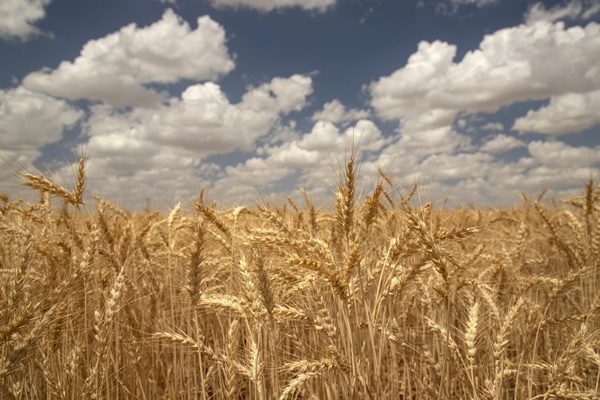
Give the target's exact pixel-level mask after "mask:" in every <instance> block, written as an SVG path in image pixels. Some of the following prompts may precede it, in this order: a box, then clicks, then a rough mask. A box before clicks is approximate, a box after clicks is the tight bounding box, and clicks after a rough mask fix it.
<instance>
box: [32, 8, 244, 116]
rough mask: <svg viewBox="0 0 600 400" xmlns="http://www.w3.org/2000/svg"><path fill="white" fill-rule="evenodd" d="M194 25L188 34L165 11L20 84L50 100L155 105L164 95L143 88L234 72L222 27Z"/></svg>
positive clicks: (204, 22) (208, 22)
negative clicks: (61, 98)
mask: <svg viewBox="0 0 600 400" xmlns="http://www.w3.org/2000/svg"><path fill="white" fill-rule="evenodd" d="M197 25H198V26H197V28H196V29H194V30H192V29H191V28H190V26H189V24H188V23H187V22H185V21H184V20H183V19H182V18H181V17H179V16H177V15H176V14H175V13H174V12H173V11H172V10H170V9H168V10H166V11H165V13H164V14H163V16H162V19H161V20H159V21H157V22H155V23H154V24H152V25H150V26H147V27H144V28H139V27H138V26H136V25H135V24H130V25H127V26H125V27H123V28H121V29H120V30H119V31H117V32H114V33H111V34H109V35H107V36H105V37H103V38H100V39H96V40H90V41H89V42H88V43H86V44H85V45H84V47H83V49H82V50H81V54H80V55H79V57H77V58H76V59H75V60H74V61H72V62H70V61H63V62H62V63H60V65H59V66H58V68H56V69H54V70H52V69H48V68H45V69H43V70H41V71H37V72H33V73H31V74H29V75H27V76H26V77H25V78H24V79H23V85H24V86H26V87H27V88H29V89H31V90H36V91H41V92H45V93H48V94H51V95H53V96H58V97H64V98H67V99H91V100H101V101H104V102H105V103H107V104H110V105H113V106H124V105H129V106H147V105H151V104H155V103H157V102H158V101H159V100H161V99H163V98H164V94H159V93H156V92H155V91H153V90H152V89H150V88H148V87H146V86H144V85H146V84H150V83H174V82H177V81H179V80H181V79H193V80H209V79H216V78H218V77H219V76H220V75H223V74H227V73H228V72H230V71H231V70H232V69H233V68H234V61H233V60H232V57H231V56H230V55H229V53H228V50H227V47H226V45H225V30H224V29H223V27H221V25H219V24H218V23H217V22H215V21H213V20H212V19H211V18H210V17H208V16H202V17H199V18H198V20H197ZM165 49H168V51H165Z"/></svg>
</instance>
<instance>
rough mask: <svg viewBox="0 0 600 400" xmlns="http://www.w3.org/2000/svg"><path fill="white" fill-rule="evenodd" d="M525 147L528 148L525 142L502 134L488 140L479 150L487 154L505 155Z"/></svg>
mask: <svg viewBox="0 0 600 400" xmlns="http://www.w3.org/2000/svg"><path fill="white" fill-rule="evenodd" d="M523 146H526V144H525V142H523V141H521V140H519V139H517V138H515V137H512V136H508V135H503V134H500V135H495V136H493V137H491V138H490V139H488V140H486V142H485V143H484V144H483V145H482V146H481V147H480V148H479V150H480V151H483V152H486V153H503V152H505V151H508V150H512V149H516V148H518V147H523Z"/></svg>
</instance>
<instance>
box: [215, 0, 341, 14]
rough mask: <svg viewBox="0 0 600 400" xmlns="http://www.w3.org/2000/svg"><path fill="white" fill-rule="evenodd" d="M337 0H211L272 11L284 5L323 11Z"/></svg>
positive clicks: (227, 5)
mask: <svg viewBox="0 0 600 400" xmlns="http://www.w3.org/2000/svg"><path fill="white" fill-rule="evenodd" d="M336 1H337V0H211V3H212V4H213V6H215V7H239V6H243V7H249V8H254V9H257V10H260V11H272V10H274V9H279V8H286V7H300V8H302V9H304V10H316V11H320V12H324V11H325V10H327V8H329V7H331V6H333V5H334V4H335V3H336Z"/></svg>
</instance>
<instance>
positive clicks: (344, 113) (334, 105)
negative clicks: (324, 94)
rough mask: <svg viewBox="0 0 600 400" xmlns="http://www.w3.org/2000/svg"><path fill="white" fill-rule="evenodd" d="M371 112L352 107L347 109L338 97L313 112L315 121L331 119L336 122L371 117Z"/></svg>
mask: <svg viewBox="0 0 600 400" xmlns="http://www.w3.org/2000/svg"><path fill="white" fill-rule="evenodd" d="M369 116H370V112H369V111H367V110H358V109H355V108H352V109H350V110H348V109H346V106H344V104H342V103H341V102H340V101H339V100H338V99H334V100H332V101H330V102H329V103H325V105H324V106H323V109H322V110H320V111H317V112H315V113H314V114H313V116H312V117H311V119H312V120H313V121H329V122H332V123H334V124H339V123H348V122H352V121H356V120H359V119H363V118H369Z"/></svg>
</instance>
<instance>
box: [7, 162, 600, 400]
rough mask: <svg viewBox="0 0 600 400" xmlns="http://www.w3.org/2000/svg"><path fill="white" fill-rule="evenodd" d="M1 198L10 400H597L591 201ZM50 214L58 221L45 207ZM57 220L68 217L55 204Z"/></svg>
mask: <svg viewBox="0 0 600 400" xmlns="http://www.w3.org/2000/svg"><path fill="white" fill-rule="evenodd" d="M84 171H85V161H84V159H83V158H82V159H81V161H80V163H79V167H78V169H77V176H76V179H75V183H74V188H73V189H68V188H65V187H63V186H60V185H57V184H55V183H53V181H52V180H50V179H48V178H45V177H43V176H37V175H23V179H24V184H25V185H27V186H30V187H31V188H33V189H35V190H37V191H38V192H39V194H40V201H39V202H38V203H36V204H26V203H24V202H22V201H20V200H13V199H10V198H9V197H8V196H6V195H1V197H0V200H1V206H0V237H1V239H0V260H1V264H0V277H1V280H0V290H1V296H0V303H1V304H0V352H1V353H0V385H1V392H0V397H1V398H2V399H82V398H83V399H261V400H262V399H281V400H284V399H517V398H518V399H525V398H528V399H547V398H573V399H575V398H576V399H598V398H600V396H599V395H598V392H599V382H600V372H599V367H600V354H599V352H600V335H599V328H600V319H599V316H600V290H599V289H600V274H599V268H598V267H599V266H598V262H599V259H600V229H599V222H600V220H599V218H600V189H599V188H598V187H597V186H596V187H595V186H594V183H593V181H590V182H589V184H588V185H587V186H586V187H584V188H582V194H581V196H580V197H574V198H570V199H564V200H563V201H561V202H552V201H546V202H541V200H540V199H538V200H540V201H533V199H531V198H529V197H527V196H523V201H522V203H521V204H520V205H516V206H514V207H512V208H510V209H494V208H486V209H476V208H460V207H459V208H453V209H445V208H436V207H434V205H433V204H432V203H420V202H419V201H417V200H416V197H417V196H415V193H416V192H417V191H418V188H416V187H413V189H412V190H411V191H409V192H408V193H405V192H403V191H402V190H400V188H399V187H396V186H395V184H394V180H393V177H390V176H388V175H386V174H385V173H384V172H381V173H380V175H381V176H380V181H379V182H376V184H375V185H374V190H373V191H372V193H370V194H367V195H365V196H359V195H358V193H361V188H357V187H356V186H357V182H358V179H357V178H358V177H357V165H356V164H355V162H354V160H353V159H351V160H350V161H349V162H348V163H347V164H346V165H345V170H344V171H343V173H342V174H341V175H342V176H341V178H340V182H339V187H338V188H337V192H336V195H335V198H334V199H333V201H332V204H333V208H332V209H331V210H324V209H319V208H316V207H315V206H314V205H313V203H312V202H311V198H310V196H309V194H308V193H306V192H303V194H304V200H305V203H306V204H302V205H301V204H296V203H295V202H294V201H293V200H291V199H288V201H287V202H286V203H285V204H279V205H276V204H270V203H269V202H268V201H264V202H263V204H259V205H256V206H250V205H248V206H247V207H241V206H240V207H237V208H233V209H223V208H220V207H219V206H218V204H217V203H215V202H213V203H211V202H209V201H207V200H206V198H205V196H204V194H203V193H202V194H201V195H200V196H199V197H198V199H197V200H195V201H194V202H193V204H192V205H193V208H190V209H191V210H193V211H190V212H188V211H185V210H186V207H185V205H177V206H176V207H174V208H173V209H172V210H171V211H170V212H168V213H167V214H163V213H162V212H159V211H153V212H149V211H148V212H146V213H131V212H128V211H126V210H123V209H121V208H119V207H117V206H115V205H114V204H112V203H110V202H109V201H108V200H106V199H103V198H94V199H93V200H89V201H87V202H86V203H84V190H85V188H84V186H85V172H84ZM56 199H58V200H59V202H57V201H56ZM60 202H62V206H60V207H58V206H57V205H58V204H59V203H60Z"/></svg>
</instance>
